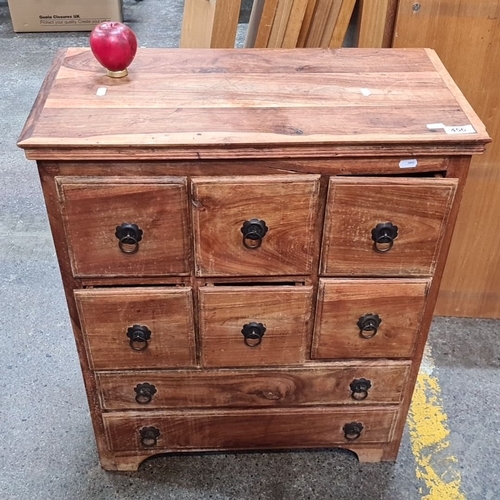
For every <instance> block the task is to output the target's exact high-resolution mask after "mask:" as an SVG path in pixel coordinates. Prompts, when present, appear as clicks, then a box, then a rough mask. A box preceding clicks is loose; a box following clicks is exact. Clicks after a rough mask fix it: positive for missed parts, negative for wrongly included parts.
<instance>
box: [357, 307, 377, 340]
mask: <svg viewBox="0 0 500 500" xmlns="http://www.w3.org/2000/svg"><path fill="white" fill-rule="evenodd" d="M380 323H382V318H381V317H380V316H379V315H378V314H373V313H368V314H365V315H363V316H361V317H360V318H359V320H358V322H357V325H358V328H359V335H360V337H362V338H364V339H371V338H373V337H375V335H377V331H378V329H379V327H380Z"/></svg>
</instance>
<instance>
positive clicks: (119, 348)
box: [74, 288, 195, 370]
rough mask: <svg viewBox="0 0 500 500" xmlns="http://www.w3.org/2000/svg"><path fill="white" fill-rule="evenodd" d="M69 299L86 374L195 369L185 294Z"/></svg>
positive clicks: (122, 293)
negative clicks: (75, 315) (88, 371)
mask: <svg viewBox="0 0 500 500" xmlns="http://www.w3.org/2000/svg"><path fill="white" fill-rule="evenodd" d="M74 294H75V299H76V304H77V307H78V314H79V316H80V323H81V327H82V331H83V334H84V338H85V342H86V346H87V350H88V354H89V360H90V365H91V368H92V369H94V370H124V369H129V368H132V369H134V368H135V369H137V368H143V369H146V368H169V367H188V366H194V365H195V341H194V327H193V320H192V318H193V306H192V292H191V289H190V288H154V289H153V288H122V289H119V288H116V289H107V290H97V289H91V290H76V291H75V292H74ZM148 332H149V333H148Z"/></svg>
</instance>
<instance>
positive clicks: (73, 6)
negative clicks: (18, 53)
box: [9, 0, 122, 33]
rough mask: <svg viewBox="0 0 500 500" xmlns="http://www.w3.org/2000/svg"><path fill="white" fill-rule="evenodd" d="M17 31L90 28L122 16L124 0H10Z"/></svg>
mask: <svg viewBox="0 0 500 500" xmlns="http://www.w3.org/2000/svg"><path fill="white" fill-rule="evenodd" d="M9 9H10V17H11V18H12V24H13V26H14V31H16V32H18V33H20V32H30V31H91V30H92V29H93V28H94V26H95V25H96V24H99V23H102V22H104V21H121V20H122V0H9Z"/></svg>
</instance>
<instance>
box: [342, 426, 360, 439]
mask: <svg viewBox="0 0 500 500" xmlns="http://www.w3.org/2000/svg"><path fill="white" fill-rule="evenodd" d="M363 429H364V426H363V424H362V423H361V422H349V423H348V424H345V425H344V427H343V429H342V430H343V431H344V436H345V438H346V439H347V440H348V441H355V440H356V439H358V438H359V436H361V433H362V432H363Z"/></svg>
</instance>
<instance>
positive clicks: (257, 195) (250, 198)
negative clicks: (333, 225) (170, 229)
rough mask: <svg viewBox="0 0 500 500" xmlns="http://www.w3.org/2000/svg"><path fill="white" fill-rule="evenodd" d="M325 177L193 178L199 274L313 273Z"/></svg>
mask: <svg viewBox="0 0 500 500" xmlns="http://www.w3.org/2000/svg"><path fill="white" fill-rule="evenodd" d="M318 196H319V176H317V175H296V176H295V175H287V176H269V177H257V176H248V177H218V178H207V177H200V178H194V179H193V204H194V231H195V245H196V252H195V253H196V256H195V257H196V272H197V275H198V276H264V275H275V276H277V275H307V274H310V273H311V272H312V262H313V254H314V253H315V251H316V250H315V248H316V245H315V235H316V233H317V231H316V223H317V214H318Z"/></svg>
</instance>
